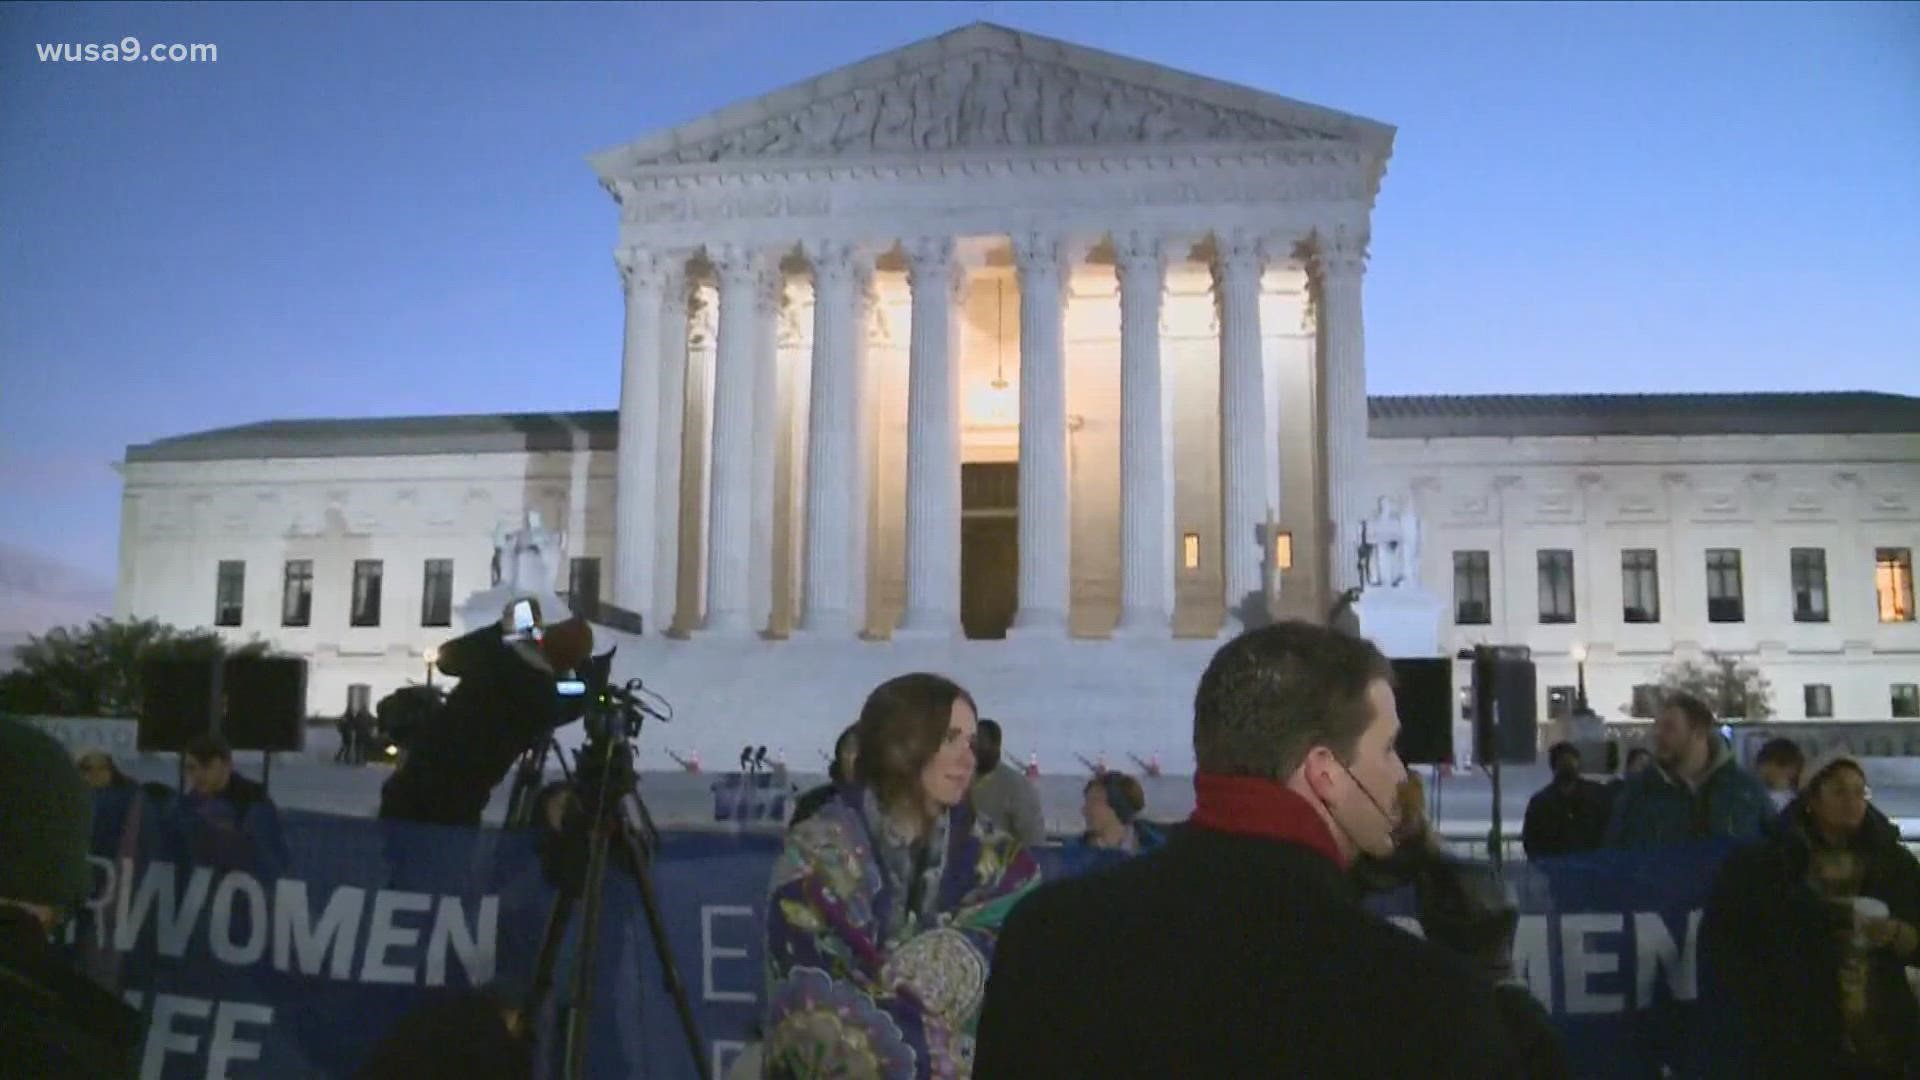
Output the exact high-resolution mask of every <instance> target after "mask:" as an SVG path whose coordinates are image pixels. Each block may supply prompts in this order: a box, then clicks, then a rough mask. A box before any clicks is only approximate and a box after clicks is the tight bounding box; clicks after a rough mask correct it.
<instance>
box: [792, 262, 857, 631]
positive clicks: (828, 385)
mask: <svg viewBox="0 0 1920 1080" xmlns="http://www.w3.org/2000/svg"><path fill="white" fill-rule="evenodd" d="M806 250H807V261H808V262H810V263H812V264H813V385H812V387H811V393H810V395H809V397H810V401H809V402H808V410H809V411H808V415H809V420H808V423H807V513H806V518H807V525H806V528H807V539H806V560H807V572H806V580H805V585H804V590H805V604H804V607H803V609H802V612H801V616H800V628H801V629H802V630H803V631H805V632H807V633H810V634H814V633H818V634H834V635H839V636H842V637H851V636H852V635H854V634H856V633H858V632H859V630H860V628H861V623H862V622H864V619H862V618H860V617H859V616H858V615H856V612H855V610H854V606H853V575H854V570H855V563H854V554H855V548H854V535H855V531H856V530H857V529H858V528H860V527H862V526H864V525H865V516H864V514H860V513H859V511H863V510H864V509H865V506H864V504H861V503H858V502H857V501H856V498H857V493H858V491H859V490H860V484H859V477H858V475H857V474H858V472H859V458H858V450H859V442H860V432H859V428H858V418H859V414H860V378H859V377H860V357H859V343H858V341H857V338H858V337H859V335H860V334H862V333H863V332H864V331H865V323H864V321H863V320H862V319H861V313H862V312H861V309H862V307H863V306H864V305H863V303H862V299H863V298H862V297H861V296H860V295H859V291H858V286H859V284H860V283H859V282H858V281H856V277H857V274H856V269H857V268H856V266H855V258H856V254H855V252H854V249H853V248H852V247H851V246H850V245H847V244H843V243H834V242H828V243H820V244H809V245H807V249H806Z"/></svg>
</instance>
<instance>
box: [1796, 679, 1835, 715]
mask: <svg viewBox="0 0 1920 1080" xmlns="http://www.w3.org/2000/svg"><path fill="white" fill-rule="evenodd" d="M1802 693H1803V694H1804V695H1805V697H1806V700H1807V719H1809V720H1826V719H1830V718H1831V717H1832V716H1833V687H1831V686H1828V685H1827V684H1826V683H1808V684H1807V685H1806V687H1805V688H1804V689H1803V690H1802Z"/></svg>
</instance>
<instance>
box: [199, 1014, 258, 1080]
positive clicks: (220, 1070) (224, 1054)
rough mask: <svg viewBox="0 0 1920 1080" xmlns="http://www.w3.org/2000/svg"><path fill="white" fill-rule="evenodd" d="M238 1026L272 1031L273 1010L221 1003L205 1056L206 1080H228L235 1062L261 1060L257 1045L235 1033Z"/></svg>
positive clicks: (215, 1015) (214, 1018) (214, 1019)
mask: <svg viewBox="0 0 1920 1080" xmlns="http://www.w3.org/2000/svg"><path fill="white" fill-rule="evenodd" d="M241 1024H257V1025H259V1026H261V1027H263V1028H266V1027H272V1026H273V1010H272V1009H269V1008H267V1007H266V1006H265V1005H249V1004H247V1003H245V1002H241V1001H223V1002H221V1003H220V1008H219V1009H218V1010H217V1011H216V1012H215V1013H214V1017H213V1046H212V1048H211V1049H209V1050H208V1052H207V1080H227V1066H228V1065H231V1064H232V1063H234V1062H236V1061H259V1060H260V1044H259V1043H257V1042H251V1041H248V1040H244V1039H241V1038H239V1037H237V1036H236V1034H235V1033H234V1029H235V1028H237V1027H238V1026H240V1025H241Z"/></svg>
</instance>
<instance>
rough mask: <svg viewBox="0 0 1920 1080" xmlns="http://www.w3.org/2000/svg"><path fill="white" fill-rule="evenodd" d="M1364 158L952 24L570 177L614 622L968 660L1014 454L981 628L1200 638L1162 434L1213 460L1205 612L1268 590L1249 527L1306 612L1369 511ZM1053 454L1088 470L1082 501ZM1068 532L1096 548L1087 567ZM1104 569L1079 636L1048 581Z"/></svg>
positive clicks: (1361, 151)
mask: <svg viewBox="0 0 1920 1080" xmlns="http://www.w3.org/2000/svg"><path fill="white" fill-rule="evenodd" d="M1391 142H1392V131H1391V129H1390V128H1387V127H1385V126H1383V125H1380V124H1376V123H1373V122H1371V121H1366V120H1361V119H1358V118H1355V117H1351V116H1346V115H1343V114H1340V113H1335V112H1332V111H1329V110H1325V109H1320V108H1316V107H1313V106H1307V105H1303V104H1300V103H1297V102H1292V101H1287V100H1285V99H1282V98H1278V97H1274V96H1272V95H1268V94H1262V93H1258V92H1255V91H1251V90H1247V89H1244V88H1240V87H1232V86H1227V85H1223V84H1220V83H1217V82H1213V81H1210V80H1206V79H1201V78H1197V77H1193V76H1188V75H1184V74H1180V73H1176V72H1171V71H1168V70H1165V69H1162V68H1157V67H1153V66H1150V65H1146V64H1141V63H1138V62H1135V61H1131V60H1125V59H1122V58H1119V57H1114V56H1109V55H1106V54H1101V53H1096V52H1092V51H1090V50H1085V49H1080V48H1077V47H1075V46H1071V45H1067V44H1064V43H1060V42H1054V41H1049V40H1045V39H1041V38H1036V37H1032V36H1029V35H1024V34H1019V33H1015V32H1013V31H1008V30H1003V29H1000V28H996V27H991V26H985V25H976V26H972V27H968V28H966V29H963V30H959V31H956V32H954V33H951V34H947V35H944V36H942V37H939V38H935V39H933V40H930V41H927V42H923V43H921V44H918V45H914V46H911V47H908V48H905V49H901V50H899V51H897V52H894V53H890V54H887V55H885V56H881V57H878V58H875V59H872V60H869V61H866V62H863V63H859V64H855V65H853V66H851V67H848V68H845V69H842V70H840V71H836V72H833V73H831V74H829V75H826V76H823V77H821V78H818V79H815V80H813V81H811V82H808V83H805V84H803V85H800V86H797V87H793V88H790V89H788V90H784V91H781V92H778V93H775V94H771V95H768V96H767V97H764V98H761V99H759V100H756V101H752V102H748V103H746V104H743V105H738V106H735V107H732V108H729V109H726V110H723V111H721V112H719V113H716V114H714V115H712V116H710V117H707V118H705V119H703V120H700V121H697V122H695V123H692V124H689V125H686V126H684V127H682V128H678V129H675V130H673V131H669V132H665V133H663V134H660V135H657V136H654V137H651V138H647V139H643V140H641V141H640V142H637V143H634V144H632V145H629V146H625V147H621V148H618V149H616V150H612V151H608V152H606V153H603V154H600V155H598V156H596V157H595V158H594V159H593V164H594V167H595V169H596V170H597V171H598V172H599V174H600V177H601V181H602V183H603V184H604V185H605V186H606V188H607V189H608V191H609V192H611V193H612V194H613V196H614V198H615V199H616V200H617V201H618V203H619V206H620V216H621V225H620V234H621V235H620V244H619V248H618V252H617V260H618V264H619V267H620V270H621V274H622V280H623V282H624V285H625V290H626V336H625V342H624V353H623V364H624V366H623V372H624V378H623V382H622V394H621V409H620V413H621V438H620V445H621V459H620V465H619V469H618V473H619V477H620V479H619V491H618V495H617V498H616V503H617V505H618V506H619V507H620V508H621V509H620V510H619V511H618V513H619V528H618V530H617V534H618V536H619V542H618V547H617V550H616V552H615V553H614V560H613V561H614V570H613V590H612V592H613V598H614V601H615V602H616V603H619V604H620V605H621V606H623V607H626V608H629V609H631V610H634V611H643V612H645V613H646V614H647V616H648V617H649V622H650V624H651V625H653V626H656V627H663V628H666V627H670V628H672V629H673V631H674V632H676V633H684V634H687V635H693V636H700V635H709V636H716V637H748V636H753V635H758V634H763V633H773V634H785V633H786V632H787V631H788V630H789V629H791V630H797V631H799V632H803V633H808V634H821V635H827V636H838V637H843V638H846V637H853V636H856V635H861V634H865V635H869V636H887V637H891V636H919V637H926V636H936V637H937V636H958V635H961V634H962V633H963V630H964V629H965V628H964V627H963V618H962V614H963V613H962V593H963V589H962V577H963V572H962V570H963V563H964V562H965V561H966V553H965V552H963V550H962V549H963V536H964V535H965V533H966V530H965V529H963V526H962V522H963V519H964V517H965V516H966V514H967V512H968V509H969V508H968V506H967V505H966V499H965V497H964V494H963V491H964V489H965V488H966V487H967V480H966V477H965V476H964V473H965V472H966V471H969V467H971V466H976V465H979V466H986V465H993V464H1003V465H1008V466H1010V467H1011V469H1012V470H1013V473H1014V482H1013V484H1012V488H1013V490H1014V492H1015V493H1016V494H1017V498H1016V500H1015V501H1016V502H1017V506H1018V515H1017V535H1016V536H1014V537H1010V538H1007V539H1008V541H1009V544H1010V546H1012V547H1015V548H1017V551H1018V558H1017V560H1016V561H1017V571H1016V573H1017V589H1016V590H1015V595H1016V596H1017V609H1016V610H1015V611H1013V612H1012V613H1011V616H1010V618H1008V619H1006V620H1004V621H1005V622H1007V623H1008V624H1009V625H1008V626H1007V629H1008V630H1010V631H1011V632H1012V633H1013V634H1014V635H1016V636H1050V637H1053V638H1064V637H1066V636H1068V635H1069V633H1070V632H1072V631H1074V630H1080V631H1082V632H1086V631H1094V630H1106V629H1112V628H1113V626H1117V627H1118V628H1119V630H1120V631H1121V632H1123V633H1126V634H1129V635H1135V636H1143V637H1148V638H1153V637H1159V638H1163V639H1164V638H1166V637H1168V636H1171V635H1172V634H1173V633H1174V632H1175V631H1176V627H1177V626H1178V628H1179V629H1181V630H1194V631H1196V632H1197V628H1198V623H1199V622H1202V621H1204V620H1205V616H1204V615H1202V614H1200V613H1199V612H1197V611H1196V613H1195V619H1194V621H1193V622H1192V624H1191V625H1189V624H1186V623H1182V622H1181V620H1179V619H1177V618H1176V616H1177V615H1178V614H1179V611H1178V608H1179V597H1178V596H1177V595H1176V588H1175V578H1174V575H1173V569H1174V565H1175V560H1174V556H1175V554H1176V551H1175V547H1176V544H1178V543H1182V542H1184V537H1185V536H1186V535H1187V534H1186V533H1176V530H1175V529H1174V528H1173V524H1174V521H1175V519H1176V516H1178V515H1179V514H1180V510H1181V507H1180V505H1179V500H1180V498H1181V496H1182V493H1181V491H1180V490H1179V489H1180V485H1179V484H1177V483H1175V477H1174V462H1175V460H1176V457H1177V456H1178V455H1177V453H1176V451H1177V449H1179V447H1178V446H1177V443H1178V441H1179V440H1182V439H1185V440H1187V441H1188V442H1189V443H1191V444H1192V446H1193V448H1195V449H1197V448H1198V447H1199V446H1200V445H1202V444H1203V443H1211V444H1212V445H1213V446H1215V447H1217V456H1218V463H1217V465H1215V466H1213V467H1212V468H1209V469H1208V470H1207V471H1206V474H1204V475H1203V476H1196V477H1192V479H1194V480H1199V481H1201V484H1199V485H1195V487H1194V489H1193V490H1191V491H1189V492H1187V493H1186V494H1187V497H1188V498H1189V500H1190V501H1192V502H1194V503H1196V504H1197V503H1198V502H1200V501H1205V502H1206V503H1207V511H1208V513H1209V514H1211V515H1214V516H1217V519H1218V521H1217V524H1214V525H1213V526H1212V527H1210V528H1207V529H1205V530H1203V533H1202V534H1203V535H1204V536H1205V537H1206V540H1205V550H1204V553H1203V554H1202V555H1201V558H1203V559H1205V560H1206V561H1207V562H1209V563H1215V564H1217V565H1218V567H1219V569H1220V574H1219V577H1220V582H1219V587H1220V592H1219V595H1218V597H1217V599H1218V601H1219V606H1220V607H1221V608H1222V609H1224V610H1227V611H1229V612H1232V611H1237V610H1238V609H1239V607H1240V605H1241V604H1242V603H1243V602H1244V601H1245V598H1247V597H1249V596H1252V595H1255V594H1259V593H1261V592H1262V591H1263V590H1264V589H1265V582H1264V579H1263V575H1262V571H1263V569H1264V562H1263V546H1262V538H1263V536H1265V535H1266V533H1265V531H1264V530H1263V524H1264V523H1266V522H1267V521H1268V519H1269V518H1270V517H1271V518H1274V519H1275V521H1276V522H1277V527H1276V528H1275V529H1274V530H1273V531H1274V532H1275V533H1276V534H1278V533H1279V532H1282V531H1284V532H1285V533H1287V535H1288V538H1289V544H1290V546H1291V548H1292V550H1293V551H1294V552H1296V553H1297V555H1296V557H1295V558H1293V559H1290V560H1288V561H1289V563H1290V565H1289V566H1288V567H1287V569H1286V570H1284V571H1282V573H1281V580H1280V581H1279V582H1278V583H1277V584H1278V586H1279V591H1280V592H1281V594H1282V595H1286V596H1288V597H1289V602H1296V603H1297V604H1298V606H1299V607H1300V610H1302V611H1307V610H1315V609H1320V608H1323V607H1324V603H1325V600H1326V599H1327V597H1328V596H1329V590H1330V589H1331V588H1332V587H1333V586H1334V585H1336V584H1338V585H1342V586H1344V585H1345V584H1348V583H1347V582H1345V581H1343V580H1342V575H1343V574H1347V573H1348V571H1347V570H1346V569H1345V567H1346V562H1347V560H1345V559H1338V558H1332V557H1331V555H1332V552H1334V551H1335V550H1337V549H1338V548H1339V546H1340V545H1341V544H1342V542H1343V539H1342V537H1341V535H1340V533H1341V530H1342V524H1341V523H1342V522H1346V523H1349V524H1348V525H1347V526H1346V528H1348V529H1351V528H1352V527H1353V526H1352V524H1351V523H1352V522H1354V521H1356V520H1357V515H1358V514H1359V512H1360V508H1361V505H1362V498H1361V487H1362V486H1363V484H1364V477H1363V475H1362V467H1361V461H1362V458H1363V453H1362V447H1361V443H1362V441H1363V438H1364V436H1363V432H1364V428H1365V409H1366V403H1365V392H1364V387H1365V370H1364V369H1365V354H1364V333H1363V314H1362V302H1361V291H1362V290H1361V284H1362V275H1363V270H1364V256H1365V250H1364V249H1365V244H1366V237H1367V233H1368V227H1369V216H1370V211H1371V207H1372V204H1373V200H1374V196H1375V194H1376V192H1377V190H1378V187H1379V184H1380V179H1381V175H1382V172H1383V170H1384V167H1385V163H1386V158H1387V155H1388V153H1389V150H1390V147H1391ZM1309 305H1310V306H1311V307H1312V314H1311V316H1309V315H1308V314H1307V311H1306V309H1307V308H1308V306H1309ZM690 326H691V327H693V332H692V333H691V335H690V334H689V327H690ZM689 342H691V343H692V344H691V345H689ZM1201 353H1204V354H1205V355H1199V354H1201ZM1188 399H1190V400H1188ZM1189 413H1190V414H1192V415H1191V416H1188V415H1186V414H1189ZM1321 417H1325V418H1326V421H1325V422H1324V423H1322V422H1321V420H1320V418H1321ZM1202 428H1204V430H1201V429H1202ZM1075 454H1098V455H1102V456H1106V455H1111V456H1113V457H1114V459H1115V464H1116V465H1117V469H1118V473H1119V476H1118V484H1117V486H1116V487H1115V490H1114V491H1113V492H1112V493H1111V494H1110V495H1109V496H1108V498H1107V499H1106V505H1097V504H1092V503H1090V502H1089V500H1091V499H1092V498H1093V497H1094V496H1093V495H1092V493H1091V492H1082V491H1076V490H1074V484H1073V477H1072V471H1073V465H1072V464H1071V462H1072V459H1073V457H1074V455H1075ZM1209 456H1212V455H1209ZM971 471H973V472H975V473H977V474H979V475H980V476H981V479H980V480H979V481H978V484H977V486H979V487H981V488H982V489H988V488H992V487H994V486H995V482H994V480H993V479H992V470H990V469H984V468H982V469H972V470H971ZM1202 485H1204V486H1202ZM1001 486H1005V485H1001ZM1216 504H1217V507H1216ZM1090 515H1098V516H1099V517H1100V518H1105V519H1111V521H1110V524H1111V525H1112V530H1111V532H1112V535H1111V537H1108V538H1103V539H1102V540H1098V541H1096V540H1094V539H1093V538H1092V537H1091V536H1089V537H1088V539H1087V540H1086V541H1085V543H1084V550H1076V544H1080V543H1081V541H1079V540H1078V539H1077V538H1076V536H1075V531H1076V530H1075V526H1076V525H1082V526H1084V527H1086V528H1088V529H1090V528H1091V525H1092V522H1093V521H1094V520H1095V518H1094V517H1093V516H1090ZM674 522H677V523H678V527H677V528H676V527H674V526H673V525H672V524H670V523H674ZM662 523H669V524H665V525H663V524H662ZM974 531H975V532H977V533H981V534H982V535H984V534H985V533H986V532H987V529H986V527H984V526H983V527H980V528H977V529H975V530H974ZM1107 549H1112V550H1107ZM1102 560H1108V561H1111V563H1112V566H1113V568H1114V570H1115V571H1116V572H1115V573H1114V574H1113V575H1111V576H1112V577H1113V578H1114V579H1115V581H1114V584H1115V585H1117V595H1114V596H1110V597H1106V598H1105V600H1106V604H1105V606H1106V607H1110V608H1113V609H1114V610H1113V611H1112V612H1111V618H1112V625H1111V626H1108V627H1101V626H1099V623H1100V622H1101V621H1102V620H1103V619H1104V618H1106V613H1095V612H1094V611H1091V610H1090V611H1089V617H1088V619H1087V620H1086V621H1085V622H1084V623H1081V624H1075V623H1074V621H1073V619H1072V618H1071V617H1070V611H1071V609H1072V608H1073V607H1074V606H1075V605H1074V604H1073V603H1072V596H1071V592H1072V587H1073V577H1072V572H1071V571H1070V567H1071V566H1072V565H1073V564H1074V563H1076V562H1078V561H1092V562H1100V561H1102ZM896 565H897V566H898V568H899V570H898V573H897V575H896V574H895V573H894V568H895V567H896ZM1099 606H1100V605H1099V604H1097V603H1096V604H1095V605H1094V607H1096V608H1097V607H1099ZM983 618H984V613H983ZM987 621H992V620H987ZM1215 621H1216V625H1215V626H1214V627H1212V628H1209V629H1206V630H1205V631H1204V632H1207V633H1212V632H1214V631H1216V630H1217V629H1218V625H1217V622H1218V620H1217V619H1216V620H1215ZM998 629H999V627H997V626H996V627H994V628H993V630H994V631H995V632H996V636H997V631H998Z"/></svg>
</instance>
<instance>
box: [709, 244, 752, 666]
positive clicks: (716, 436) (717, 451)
mask: <svg viewBox="0 0 1920 1080" xmlns="http://www.w3.org/2000/svg"><path fill="white" fill-rule="evenodd" d="M712 260H713V264H714V269H715V271H716V272H717V274H718V276H719V279H720V324H719V331H718V341H716V342H715V352H716V356H715V358H714V377H713V447H712V450H711V451H710V461H711V464H710V465H709V477H710V479H709V483H708V496H707V498H708V505H709V510H708V528H707V617H706V630H707V632H708V633H710V634H714V635H721V636H732V637H749V636H751V635H752V634H753V631H754V627H753V623H752V619H751V617H750V609H749V605H750V603H751V599H752V598H751V589H750V586H751V582H752V571H751V560H752V539H753V537H752V527H753V491H754V483H753V473H754V467H753V466H754V461H753V450H754V445H753V442H754V440H753V420H754V415H753V414H754V398H755V396H756V395H755V383H756V376H757V373H758V368H759V361H760V352H761V346H760V339H761V337H763V336H764V335H762V334H761V333H760V321H761V315H760V313H761V305H760V303H759V300H758V297H759V295H760V294H761V292H762V291H763V289H764V287H765V280H766V271H767V267H766V260H765V258H764V257H763V256H762V255H761V254H760V253H759V252H757V251H753V250H750V249H746V248H740V247H734V246H723V247H720V248H717V249H716V250H714V251H713V252H712Z"/></svg>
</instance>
